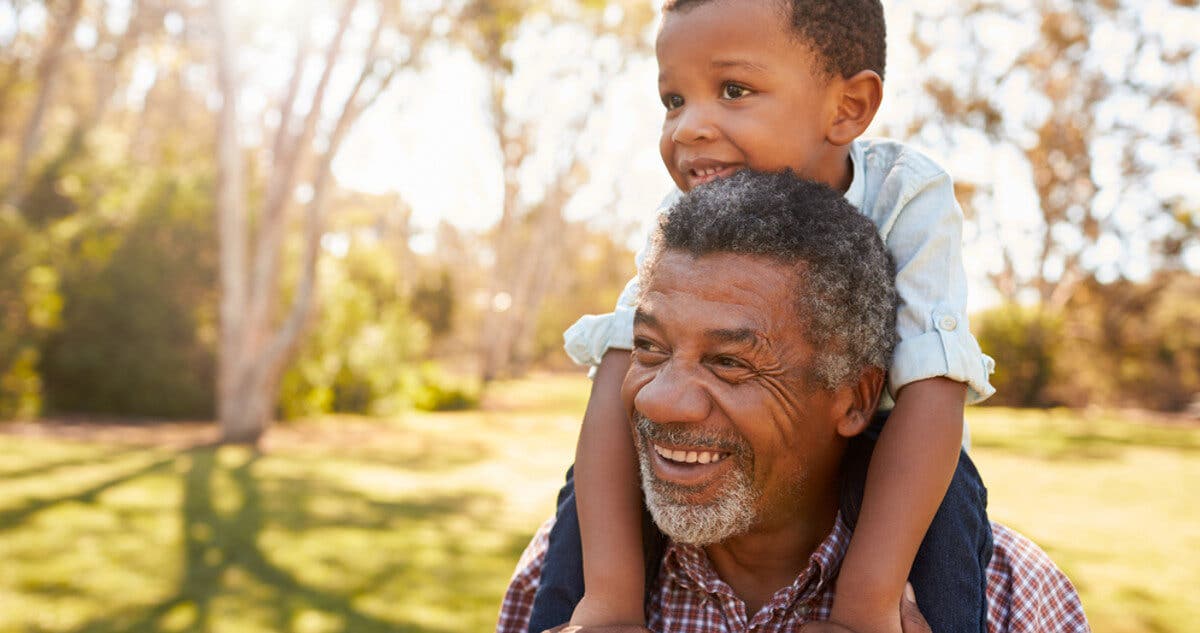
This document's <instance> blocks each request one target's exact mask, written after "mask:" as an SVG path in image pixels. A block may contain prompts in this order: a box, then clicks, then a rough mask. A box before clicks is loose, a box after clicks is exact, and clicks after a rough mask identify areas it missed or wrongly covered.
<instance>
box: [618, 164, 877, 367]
mask: <svg viewBox="0 0 1200 633" xmlns="http://www.w3.org/2000/svg"><path fill="white" fill-rule="evenodd" d="M666 250H674V251H684V252H686V253H689V254H690V255H692V256H693V257H700V256H702V255H708V254H714V253H737V254H743V255H757V256H762V257H766V258H769V259H772V260H775V261H777V262H780V263H782V264H786V265H794V266H795V267H796V271H797V273H798V274H797V278H798V280H799V287H797V288H796V289H795V296H796V299H797V304H798V305H797V307H798V310H799V315H800V320H801V323H803V324H804V335H805V338H806V339H807V340H808V342H809V343H810V344H811V345H812V346H813V348H814V349H815V350H816V357H815V358H814V360H813V363H812V365H811V366H810V367H809V368H808V369H809V371H810V372H812V373H813V375H814V376H815V377H816V378H817V379H818V380H819V381H820V382H821V384H822V385H823V386H825V387H826V388H830V389H832V388H836V387H839V386H842V385H844V384H847V383H849V382H852V381H854V380H857V379H858V377H859V376H860V375H861V373H862V371H863V370H864V369H866V368H867V367H872V366H873V367H878V368H880V369H883V370H885V371H886V370H887V369H888V367H889V366H890V364H891V358H892V349H893V348H894V347H895V343H896V307H897V304H896V283H895V266H894V265H893V263H892V258H891V256H890V255H889V254H888V252H887V249H886V248H884V245H883V242H882V241H881V240H880V239H879V234H878V233H877V232H876V229H875V226H874V225H873V224H872V223H871V221H870V220H868V219H867V218H866V217H865V216H863V215H862V214H861V213H859V212H858V210H856V209H855V208H854V206H853V205H851V204H850V203H849V202H848V201H847V200H846V199H845V197H843V196H842V194H840V193H838V192H837V191H834V190H833V189H831V188H829V187H827V186H825V185H823V184H820V183H816V182H811V181H807V180H801V179H799V178H797V177H796V176H795V175H794V174H793V173H792V172H791V171H786V172H782V173H761V172H754V171H750V170H743V171H740V172H738V173H736V174H734V175H732V176H730V177H728V178H724V179H721V180H716V181H713V182H711V183H707V184H704V185H701V186H699V187H696V188H695V189H693V190H691V191H690V192H688V193H686V194H684V195H683V197H681V198H680V199H679V200H678V201H677V202H676V203H675V205H674V206H672V207H671V209H670V211H668V212H667V214H666V215H664V216H663V217H662V218H661V219H660V220H659V226H658V230H657V231H656V233H655V236H654V245H653V247H652V249H651V252H650V256H649V258H648V260H647V262H646V264H645V266H644V268H643V276H644V277H645V279H644V280H643V284H642V288H646V287H647V286H648V285H649V284H648V280H649V279H650V278H652V277H653V274H654V265H655V263H656V261H657V259H658V257H659V256H660V255H661V254H662V253H663V252H664V251H666Z"/></svg>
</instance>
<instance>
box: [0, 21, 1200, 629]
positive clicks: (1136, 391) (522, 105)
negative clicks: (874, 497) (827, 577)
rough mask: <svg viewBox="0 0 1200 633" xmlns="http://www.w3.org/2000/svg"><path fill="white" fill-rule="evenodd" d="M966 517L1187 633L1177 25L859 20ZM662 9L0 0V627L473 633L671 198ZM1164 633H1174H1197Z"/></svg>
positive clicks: (1199, 571)
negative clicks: (953, 222)
mask: <svg viewBox="0 0 1200 633" xmlns="http://www.w3.org/2000/svg"><path fill="white" fill-rule="evenodd" d="M885 6H886V8H887V17H888V28H889V34H890V37H889V58H888V71H887V81H886V86H885V99H884V104H883V107H882V110H881V113H880V115H879V116H878V118H877V119H876V122H875V125H874V126H873V129H872V131H871V135H876V136H891V137H895V138H898V139H901V140H904V141H906V142H909V143H911V144H914V145H916V146H918V147H920V148H921V149H923V150H924V151H926V152H928V153H930V154H931V155H933V156H935V157H937V158H938V159H939V160H940V161H941V162H942V163H943V164H944V165H945V166H946V167H947V168H948V170H949V171H950V173H951V174H952V175H953V176H954V178H955V179H956V182H957V185H956V189H957V193H958V195H959V200H960V202H961V204H962V206H963V209H964V211H965V213H966V216H967V225H966V235H965V236H964V237H965V240H966V242H967V244H966V249H965V252H966V254H967V261H966V265H967V268H968V272H969V274H970V279H971V308H972V312H973V314H972V330H973V331H974V332H975V334H976V336H977V337H978V338H979V340H980V343H981V344H982V346H983V348H984V350H985V351H986V352H988V353H989V354H991V355H992V356H994V357H995V358H996V360H997V370H996V374H995V375H994V376H993V383H994V384H995V385H996V387H997V388H998V390H999V391H998V393H997V395H996V396H994V397H993V398H992V399H991V400H989V401H988V402H987V406H984V407H975V408H972V409H970V410H969V411H968V414H967V418H968V421H969V424H970V427H971V434H972V437H973V442H974V444H973V446H974V448H973V454H974V455H975V459H976V461H977V463H978V464H979V465H980V470H981V471H982V473H983V476H984V478H985V480H986V481H987V482H988V485H989V489H990V494H991V497H990V502H991V506H990V511H991V514H992V516H993V518H995V519H998V520H1001V521H1003V522H1006V523H1008V524H1009V525H1012V526H1013V527H1015V528H1017V529H1019V530H1021V531H1023V532H1025V533H1026V534H1028V535H1029V536H1031V537H1032V538H1034V539H1035V540H1036V541H1037V542H1038V543H1039V544H1041V545H1042V546H1043V547H1044V548H1045V549H1046V550H1047V551H1049V552H1050V554H1051V555H1052V556H1053V557H1054V558H1055V560H1056V561H1057V562H1058V563H1059V564H1060V565H1061V566H1062V567H1063V568H1064V570H1065V571H1066V572H1067V573H1068V575H1069V576H1070V577H1071V578H1072V579H1073V580H1074V581H1075V583H1076V584H1077V585H1078V587H1079V589H1080V591H1081V594H1082V595H1083V598H1084V603H1085V607H1086V608H1087V611H1088V613H1089V616H1090V617H1091V618H1092V622H1093V626H1094V628H1095V630H1097V631H1120V632H1134V631H1138V632H1140V631H1147V632H1149V631H1156V632H1157V631H1185V630H1189V629H1190V627H1192V626H1194V622H1196V621H1197V619H1200V599H1198V598H1197V597H1196V595H1195V588H1196V587H1200V553H1198V552H1200V510H1197V508H1196V496H1195V493H1194V491H1192V490H1191V489H1190V484H1192V483H1193V482H1195V481H1197V480H1198V478H1200V462H1198V461H1197V455H1198V454H1200V134H1198V128H1200V54H1198V53H1197V46H1198V45H1200V37H1198V36H1197V34H1198V33H1200V10H1198V7H1197V3H1196V2H1195V0H1138V1H1134V0H995V1H988V2H964V3H943V2H934V1H932V0H929V1H922V0H912V1H907V2H906V1H902V0H894V1H891V2H885ZM658 19H659V14H658V6H657V2H655V1H654V0H607V1H606V0H413V1H409V2H399V1H394V0H346V1H334V0H329V1H324V0H311V1H303V2H302V1H292V2H281V1H277V0H275V1H271V0H269V1H265V2H255V3H245V2H241V3H235V2H229V1H228V0H225V1H222V0H53V1H44V2H35V1H31V0H0V420H3V421H0V561H3V563H2V564H0V632H9V631H12V632H17V631H21V632H31V631H38V632H43V631H45V632H49V631H55V632H60V631H61V632H67V631H73V632H84V631H87V632H101V631H237V632H242V631H297V632H301V633H309V632H312V633H318V632H325V631H355V632H359V631H366V632H370V631H428V632H451V631H480V630H489V629H490V628H491V627H492V626H493V625H494V621H495V617H496V613H497V610H498V605H499V600H500V595H501V593H502V591H503V589H504V587H505V585H506V582H507V579H508V576H509V574H510V573H511V571H512V569H513V567H514V565H515V563H516V560H517V557H518V556H519V555H520V552H521V550H522V549H523V548H524V545H525V543H526V542H527V541H528V539H529V537H530V535H531V534H532V533H533V530H534V529H535V528H536V527H537V525H538V524H539V523H540V522H541V520H543V519H544V518H545V517H546V516H548V515H549V514H550V513H551V512H552V510H553V499H554V494H555V492H556V490H557V487H558V485H559V482H560V480H561V475H562V473H563V472H564V470H565V468H566V466H567V465H568V464H569V463H570V461H571V458H572V454H573V447H574V442H575V434H576V432H577V429H578V423H579V419H580V418H581V416H582V412H583V408H584V404H585V402H586V398H587V394H588V390H589V384H588V382H587V380H586V378H585V377H584V372H583V371H582V370H580V369H579V368H575V367H572V366H571V365H570V362H569V361H568V360H567V359H566V356H565V354H564V353H563V352H562V351H561V333H562V331H563V330H564V329H565V328H566V327H567V326H568V325H570V324H571V323H572V322H573V321H574V320H575V319H576V318H577V317H578V316H579V315H581V314H585V313H596V312H605V311H607V310H608V309H609V308H610V307H611V306H612V304H613V302H614V300H615V299H616V296H617V294H618V293H619V291H620V289H621V287H622V286H623V285H624V283H625V281H626V280H627V279H628V277H629V276H630V275H631V274H632V272H633V259H632V258H633V252H634V251H635V250H636V249H637V248H638V246H640V244H641V243H642V241H643V240H644V239H645V234H646V231H647V229H648V227H649V226H650V223H651V221H652V219H653V217H652V216H653V210H654V208H655V206H656V205H657V203H658V201H659V200H660V199H661V198H662V197H663V196H664V195H665V194H666V193H667V192H668V191H669V190H670V180H669V178H668V177H667V175H666V173H665V170H664V169H663V167H662V166H661V162H660V160H659V158H658V155H657V139H658V129H659V125H660V121H661V116H662V106H661V104H660V103H659V101H658V96H657V90H656V85H655V83H656V80H655V78H656V68H655V62H654V58H653V39H654V33H655V29H656V25H657V22H658ZM1189 623H1192V624H1189Z"/></svg>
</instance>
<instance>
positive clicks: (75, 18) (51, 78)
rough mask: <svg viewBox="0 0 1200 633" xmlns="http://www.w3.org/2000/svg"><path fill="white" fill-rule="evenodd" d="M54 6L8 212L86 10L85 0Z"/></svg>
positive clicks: (7, 195) (2, 204) (5, 204)
mask: <svg viewBox="0 0 1200 633" xmlns="http://www.w3.org/2000/svg"><path fill="white" fill-rule="evenodd" d="M54 8H55V9H57V10H58V15H57V16H55V19H54V21H53V23H52V25H51V27H50V33H49V36H48V37H47V38H46V42H45V45H44V47H43V49H42V53H41V57H40V59H39V60H38V64H37V97H36V98H35V99H34V104H33V107H32V109H31V110H30V111H29V115H28V116H27V117H26V119H25V124H24V125H23V126H22V128H21V129H22V132H21V141H20V143H19V145H18V149H17V156H16V160H15V161H14V163H13V167H12V172H11V174H12V175H11V180H9V182H8V187H7V188H6V190H5V192H4V197H3V199H2V200H0V212H5V213H7V212H8V211H3V210H4V209H9V208H11V207H13V206H14V205H15V204H16V203H17V200H18V199H19V198H20V196H21V193H22V191H21V186H22V185H23V184H24V182H25V174H26V171H27V170H28V169H29V162H30V161H31V160H32V159H33V154H34V152H35V151H36V150H37V148H38V143H39V141H40V139H41V133H42V119H43V118H44V117H45V116H46V110H47V109H48V107H49V105H50V101H51V100H52V99H53V98H54V92H55V89H56V88H57V87H58V78H59V71H60V69H61V68H62V64H63V57H64V56H65V55H66V52H67V45H68V42H69V41H70V36H71V34H72V33H73V32H74V31H75V25H76V24H77V23H78V22H79V16H80V14H81V13H82V11H83V0H65V2H58V3H55V7H54Z"/></svg>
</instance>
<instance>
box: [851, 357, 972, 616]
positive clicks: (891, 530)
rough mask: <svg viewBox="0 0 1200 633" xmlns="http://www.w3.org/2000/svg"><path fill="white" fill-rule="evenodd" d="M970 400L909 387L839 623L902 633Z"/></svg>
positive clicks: (875, 477)
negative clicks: (913, 577) (913, 572)
mask: <svg viewBox="0 0 1200 633" xmlns="http://www.w3.org/2000/svg"><path fill="white" fill-rule="evenodd" d="M965 397H966V385H964V384H963V383H960V382H955V381H953V380H950V379H948V378H941V377H938V378H929V379H926V380H921V381H918V382H914V383H912V384H909V385H907V386H905V387H904V388H903V389H901V391H900V394H898V397H897V398H896V407H895V408H894V409H893V410H892V413H891V415H890V416H889V417H888V421H887V424H885V425H884V428H883V432H882V433H881V434H880V437H879V441H878V442H877V443H876V445H875V451H874V454H873V455H872V456H871V463H870V467H869V469H868V470H867V484H866V489H865V492H864V494H863V506H862V511H861V512H860V513H859V517H858V523H857V525H855V528H854V534H853V536H852V537H851V539H850V548H849V550H848V551H847V552H846V558H845V560H844V561H843V563H842V568H841V572H840V573H839V575H838V580H837V593H836V599H835V601H834V605H833V611H832V613H831V614H830V619H831V620H833V621H835V622H838V623H840V624H843V625H845V626H848V627H849V628H851V629H853V630H854V631H856V632H857V633H873V632H875V631H899V630H900V619H899V614H898V613H897V612H896V608H895V606H896V604H897V603H898V602H900V596H901V594H902V592H903V590H904V584H905V580H906V578H907V577H908V572H909V570H910V569H911V568H912V563H913V559H914V558H915V557H916V555H917V548H918V547H920V545H921V540H922V539H923V538H924V536H925V532H926V530H928V529H929V524H930V523H931V522H932V521H933V515H934V514H935V513H936V512H937V509H938V506H939V505H941V502H942V497H943V496H945V494H946V489H947V487H949V485H950V480H951V478H952V477H953V476H954V469H955V467H956V465H957V464H958V452H959V449H960V445H961V443H962V424H963V419H962V417H963V402H964V399H965Z"/></svg>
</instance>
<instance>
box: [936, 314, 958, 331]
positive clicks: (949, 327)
mask: <svg viewBox="0 0 1200 633" xmlns="http://www.w3.org/2000/svg"><path fill="white" fill-rule="evenodd" d="M938 327H939V328H941V329H943V330H945V331H947V332H953V331H954V328H956V327H958V319H956V318H954V317H952V316H950V315H949V314H947V315H946V316H944V317H942V318H941V319H938Z"/></svg>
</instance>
